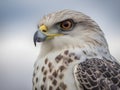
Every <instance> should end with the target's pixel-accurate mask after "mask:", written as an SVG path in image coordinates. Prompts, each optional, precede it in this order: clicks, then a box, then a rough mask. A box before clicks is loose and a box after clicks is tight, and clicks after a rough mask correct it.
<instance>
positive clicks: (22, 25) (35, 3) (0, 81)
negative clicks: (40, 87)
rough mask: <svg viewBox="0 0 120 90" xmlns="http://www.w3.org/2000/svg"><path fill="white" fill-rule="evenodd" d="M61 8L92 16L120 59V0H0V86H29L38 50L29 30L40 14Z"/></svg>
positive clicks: (20, 89)
mask: <svg viewBox="0 0 120 90" xmlns="http://www.w3.org/2000/svg"><path fill="white" fill-rule="evenodd" d="M63 9H73V10H77V11H80V12H83V13H85V14H87V15H88V16H90V17H91V18H92V19H94V20H95V21H96V22H97V23H98V24H99V26H100V27H101V29H102V30H103V31H104V33H105V36H106V38H107V41H108V44H109V48H110V52H111V54H112V55H113V56H114V57H115V58H117V59H119V60H120V48H119V46H120V36H119V35H120V30H119V27H120V18H119V16H120V0H59V1H58V0H0V90H31V87H32V72H33V65H34V62H35V60H36V58H37V55H38V52H39V47H38V46H37V47H34V44H33V34H34V32H35V31H36V29H37V24H38V22H39V20H40V19H41V18H42V17H43V16H44V15H46V14H48V13H50V12H54V11H57V10H63Z"/></svg>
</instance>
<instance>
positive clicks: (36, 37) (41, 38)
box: [33, 30, 47, 46]
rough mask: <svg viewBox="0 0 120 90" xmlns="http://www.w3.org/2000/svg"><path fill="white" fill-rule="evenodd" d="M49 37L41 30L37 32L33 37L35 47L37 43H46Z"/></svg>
mask: <svg viewBox="0 0 120 90" xmlns="http://www.w3.org/2000/svg"><path fill="white" fill-rule="evenodd" d="M46 38H47V36H46V35H45V34H43V33H42V32H41V31H40V30H38V31H36V32H35V34H34V37H33V41H34V45H35V46H36V42H43V41H45V40H46Z"/></svg>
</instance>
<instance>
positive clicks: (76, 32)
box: [34, 10, 107, 52]
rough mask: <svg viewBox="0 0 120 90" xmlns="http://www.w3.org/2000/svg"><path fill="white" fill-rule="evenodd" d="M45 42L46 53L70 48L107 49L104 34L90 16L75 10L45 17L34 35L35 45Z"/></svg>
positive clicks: (43, 46)
mask: <svg viewBox="0 0 120 90" xmlns="http://www.w3.org/2000/svg"><path fill="white" fill-rule="evenodd" d="M36 42H43V44H42V48H44V51H45V50H46V52H48V51H50V50H53V49H63V48H69V47H76V46H77V47H85V46H86V45H88V46H91V47H92V46H102V47H105V48H106V47H107V43H106V40H105V39H104V34H103V32H102V31H101V29H100V27H99V26H98V25H97V23H96V22H95V21H93V20H92V19H91V18H90V17H89V16H87V15H85V14H83V13H81V12H77V11H74V10H62V11H58V12H54V13H51V14H48V15H47V16H44V17H43V18H42V20H41V21H40V23H39V25H38V31H37V32H36V33H35V35H34V44H35V45H36Z"/></svg>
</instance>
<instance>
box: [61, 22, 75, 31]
mask: <svg viewBox="0 0 120 90" xmlns="http://www.w3.org/2000/svg"><path fill="white" fill-rule="evenodd" d="M72 27H73V21H72V20H65V21H62V22H60V29H61V30H64V31H65V30H71V28H72Z"/></svg>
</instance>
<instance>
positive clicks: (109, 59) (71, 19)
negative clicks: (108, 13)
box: [33, 10, 120, 90]
mask: <svg viewBox="0 0 120 90" xmlns="http://www.w3.org/2000/svg"><path fill="white" fill-rule="evenodd" d="M36 42H42V44H41V49H40V54H39V56H38V58H37V60H36V62H35V64H34V72H33V90H120V64H119V63H118V62H117V60H116V59H115V58H114V57H113V56H112V55H111V54H110V52H109V48H108V45H107V42H106V39H105V37H104V33H103V32H102V30H101V29H100V27H99V26H98V24H97V23H96V22H95V21H94V20H92V19H91V18H90V17H89V16H87V15H85V14H83V13H81V12H78V11H74V10H62V11H57V12H54V13H51V14H48V15H46V16H44V17H43V18H42V20H41V21H40V23H39V25H38V30H37V32H36V33H35V34H34V44H35V45H36Z"/></svg>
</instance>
